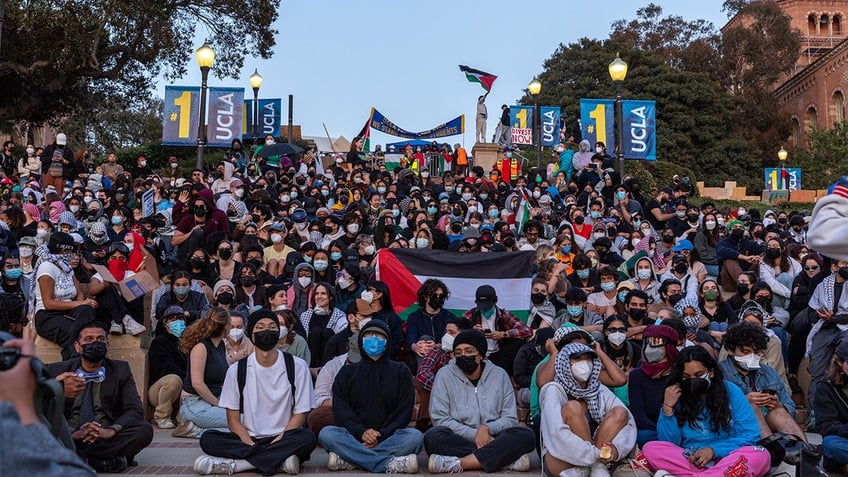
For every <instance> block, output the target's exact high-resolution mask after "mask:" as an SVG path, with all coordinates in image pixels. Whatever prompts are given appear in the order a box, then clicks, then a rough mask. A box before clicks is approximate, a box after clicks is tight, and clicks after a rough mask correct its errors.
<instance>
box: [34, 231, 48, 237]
mask: <svg viewBox="0 0 848 477" xmlns="http://www.w3.org/2000/svg"><path fill="white" fill-rule="evenodd" d="M47 234H48V232H47V231H46V230H44V229H38V230H36V231H35V236H36V237H38V238H40V239H43V238H44V237H47Z"/></svg>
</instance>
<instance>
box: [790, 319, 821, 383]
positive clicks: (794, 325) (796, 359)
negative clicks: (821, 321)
mask: <svg viewBox="0 0 848 477" xmlns="http://www.w3.org/2000/svg"><path fill="white" fill-rule="evenodd" d="M811 313H815V312H814V311H813V310H812V309H810V308H809V307H808V308H805V309H803V310H801V311H800V312H798V314H797V315H795V316H794V317H793V318H792V319H791V320H789V323H788V324H787V327H786V331H788V332H789V333H790V334H791V337H790V338H789V358H788V359H787V365H786V368H787V369H786V372H787V373H788V374H798V368H800V367H801V361H802V360H803V359H804V355H805V354H806V353H807V336H809V335H810V330H811V329H812V328H813V319H812V318H813V317H812V316H810V315H811Z"/></svg>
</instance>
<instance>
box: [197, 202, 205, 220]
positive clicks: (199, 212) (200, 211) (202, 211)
mask: <svg viewBox="0 0 848 477" xmlns="http://www.w3.org/2000/svg"><path fill="white" fill-rule="evenodd" d="M194 215H196V216H197V217H204V216H206V207H204V206H202V205H201V206H197V207H195V208H194Z"/></svg>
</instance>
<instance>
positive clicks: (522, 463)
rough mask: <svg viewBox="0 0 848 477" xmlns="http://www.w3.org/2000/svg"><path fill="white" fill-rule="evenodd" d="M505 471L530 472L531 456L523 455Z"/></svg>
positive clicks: (505, 468)
mask: <svg viewBox="0 0 848 477" xmlns="http://www.w3.org/2000/svg"><path fill="white" fill-rule="evenodd" d="M503 470H505V471H507V472H527V471H528V470H530V455H529V454H524V455H522V456H521V457H519V458H518V459H516V461H515V462H513V463H512V464H509V465H508V466H506V467H504V468H503Z"/></svg>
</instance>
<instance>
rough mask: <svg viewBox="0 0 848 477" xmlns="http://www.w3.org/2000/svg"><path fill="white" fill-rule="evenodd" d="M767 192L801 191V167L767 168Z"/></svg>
mask: <svg viewBox="0 0 848 477" xmlns="http://www.w3.org/2000/svg"><path fill="white" fill-rule="evenodd" d="M765 189H766V190H801V168H800V167H787V168H783V169H781V168H779V167H767V168H766V187H765Z"/></svg>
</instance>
